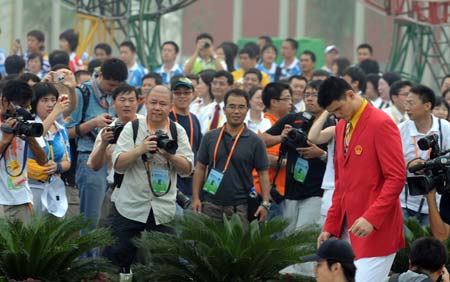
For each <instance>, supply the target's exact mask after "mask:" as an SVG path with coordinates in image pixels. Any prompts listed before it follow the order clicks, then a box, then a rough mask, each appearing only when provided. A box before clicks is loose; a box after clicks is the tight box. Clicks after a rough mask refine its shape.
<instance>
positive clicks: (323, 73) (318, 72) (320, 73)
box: [311, 70, 330, 80]
mask: <svg viewBox="0 0 450 282" xmlns="http://www.w3.org/2000/svg"><path fill="white" fill-rule="evenodd" d="M315 76H325V77H327V78H328V77H330V73H329V72H327V71H326V70H315V71H313V73H312V76H311V79H312V80H315V79H314V77H315ZM316 80H317V79H316Z"/></svg>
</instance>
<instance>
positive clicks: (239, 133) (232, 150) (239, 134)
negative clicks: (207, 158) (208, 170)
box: [213, 124, 245, 173]
mask: <svg viewBox="0 0 450 282" xmlns="http://www.w3.org/2000/svg"><path fill="white" fill-rule="evenodd" d="M225 127H226V124H225V125H224V126H223V127H222V130H221V131H220V134H219V138H218V139H217V142H216V147H215V148H214V159H213V160H214V166H213V167H214V168H216V159H217V150H218V149H219V144H220V141H221V140H222V136H223V132H224V131H225ZM244 128H245V125H242V127H241V129H240V130H239V132H238V134H237V135H236V139H235V140H234V142H233V146H232V147H231V151H230V153H229V154H228V158H227V162H226V163H225V167H224V168H223V171H222V173H225V171H226V170H227V169H228V166H229V165H230V160H231V157H232V156H233V152H234V149H235V148H236V144H237V142H238V140H239V137H241V134H242V132H243V131H244Z"/></svg>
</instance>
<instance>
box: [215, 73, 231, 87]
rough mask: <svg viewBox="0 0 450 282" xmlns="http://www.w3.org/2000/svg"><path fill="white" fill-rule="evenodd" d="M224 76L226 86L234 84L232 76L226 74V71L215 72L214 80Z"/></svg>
mask: <svg viewBox="0 0 450 282" xmlns="http://www.w3.org/2000/svg"><path fill="white" fill-rule="evenodd" d="M222 76H224V77H225V78H226V79H227V82H228V85H233V83H234V78H233V75H232V74H231V73H229V72H227V71H226V70H220V71H216V73H215V74H214V77H213V79H214V78H219V77H222Z"/></svg>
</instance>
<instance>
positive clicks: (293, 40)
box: [284, 38, 298, 50]
mask: <svg viewBox="0 0 450 282" xmlns="http://www.w3.org/2000/svg"><path fill="white" fill-rule="evenodd" d="M284 41H286V42H289V43H290V44H291V47H292V49H295V50H297V49H298V42H297V40H295V39H294V38H286V39H285V40H284Z"/></svg>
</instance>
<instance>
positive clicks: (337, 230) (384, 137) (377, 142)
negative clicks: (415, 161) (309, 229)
mask: <svg viewBox="0 0 450 282" xmlns="http://www.w3.org/2000/svg"><path fill="white" fill-rule="evenodd" d="M318 103H319V105H320V106H321V107H322V108H325V109H326V110H327V111H329V112H330V113H332V114H335V115H336V117H337V118H340V119H341V120H340V121H339V123H338V124H337V125H336V152H335V155H334V158H335V159H334V169H335V187H336V188H335V192H334V195H333V201H332V205H331V208H330V209H329V211H328V215H327V219H326V221H325V225H324V227H323V232H322V233H321V234H320V235H319V237H318V239H317V241H318V244H321V243H322V242H323V241H324V240H327V239H328V238H330V237H331V236H335V237H342V238H344V239H349V240H350V243H351V245H352V247H353V250H354V252H355V257H356V261H355V265H356V267H357V272H356V280H355V281H356V282H378V281H383V280H384V278H385V277H387V275H388V273H389V270H390V268H391V265H392V263H393V261H394V258H395V253H396V252H397V250H398V249H399V248H402V247H403V246H404V244H405V241H404V236H403V218H402V209H401V207H400V201H399V195H400V192H401V191H402V189H403V186H404V185H405V181H406V169H405V161H404V158H403V153H402V143H401V139H400V133H399V130H398V128H397V126H396V125H395V123H394V122H393V121H392V120H391V119H390V118H389V116H387V115H386V114H385V113H383V112H382V111H380V110H378V109H376V108H374V107H373V106H372V105H371V104H370V103H368V101H367V100H365V99H364V98H362V97H361V96H360V95H358V94H356V93H355V92H354V91H353V90H352V87H351V86H350V85H349V84H348V83H347V82H345V81H344V80H343V79H340V78H336V77H330V78H328V79H327V80H325V81H324V82H323V83H322V86H321V87H320V90H319V97H318Z"/></svg>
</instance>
